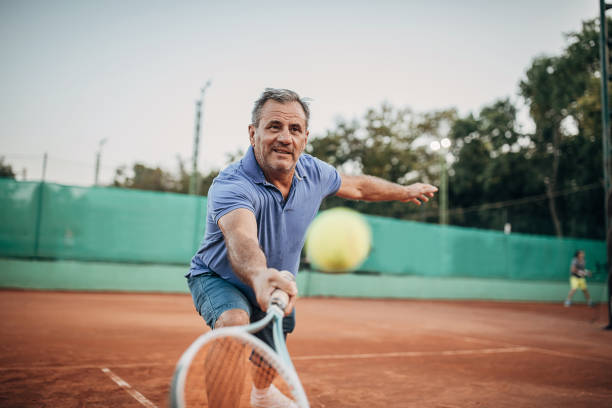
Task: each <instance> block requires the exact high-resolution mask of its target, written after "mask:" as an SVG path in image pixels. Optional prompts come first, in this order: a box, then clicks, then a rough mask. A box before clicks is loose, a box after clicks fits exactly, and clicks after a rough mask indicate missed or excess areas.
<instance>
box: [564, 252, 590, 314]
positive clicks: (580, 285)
mask: <svg viewBox="0 0 612 408" xmlns="http://www.w3.org/2000/svg"><path fill="white" fill-rule="evenodd" d="M587 276H591V272H590V271H589V270H588V269H586V268H585V262H584V251H583V250H581V249H580V250H578V251H576V253H575V254H574V258H573V259H572V263H571V265H570V291H569V293H568V294H567V298H566V299H565V302H564V303H563V304H564V305H565V307H570V306H571V305H572V296H574V293H576V290H578V289H580V290H582V292H583V293H584V297H585V299H586V301H587V304H588V305H589V306H593V301H592V300H591V296H590V295H589V291H588V289H587V284H586V277H587Z"/></svg>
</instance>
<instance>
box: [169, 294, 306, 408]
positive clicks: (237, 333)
mask: <svg viewBox="0 0 612 408" xmlns="http://www.w3.org/2000/svg"><path fill="white" fill-rule="evenodd" d="M283 315H284V313H283V310H282V309H281V308H280V307H279V306H278V305H276V304H271V305H270V306H269V307H268V312H267V314H266V316H265V317H264V318H263V319H261V320H259V321H257V322H254V323H251V324H249V325H246V326H232V327H223V328H220V329H215V330H211V331H209V332H208V333H206V334H203V335H201V336H199V337H198V338H197V339H196V340H195V341H194V342H193V343H191V345H190V346H189V347H188V348H187V350H185V352H184V353H183V355H182V356H181V358H180V359H179V361H178V363H177V365H176V368H175V370H174V375H173V377H172V384H171V387H170V406H171V407H172V408H185V381H186V379H187V372H188V371H189V367H190V365H191V362H192V361H193V358H194V357H195V355H196V354H197V353H198V351H200V349H201V348H202V347H204V346H205V345H206V344H207V343H209V342H211V341H214V340H216V339H219V338H221V337H232V338H236V339H240V340H241V341H242V342H244V343H245V344H248V345H249V347H251V346H252V347H253V349H255V350H257V352H258V353H259V354H261V355H262V356H264V357H265V358H266V359H267V360H268V363H271V364H270V365H271V366H272V367H273V368H274V369H275V370H276V371H277V373H278V374H279V375H280V376H281V377H283V378H284V379H285V381H286V382H287V384H288V385H289V386H290V387H291V388H292V391H293V397H294V398H295V403H296V404H297V406H298V407H299V408H309V404H308V399H307V398H306V393H305V392H304V388H303V387H302V383H301V382H300V380H299V378H298V375H297V373H296V371H295V368H294V366H293V363H292V362H291V358H290V356H289V352H288V351H287V346H286V344H285V337H284V333H283V325H282V321H283ZM271 321H273V327H272V330H273V331H272V335H273V339H274V347H275V348H276V350H277V351H276V352H275V351H274V350H273V349H272V348H271V347H270V346H268V345H267V344H266V343H264V342H263V341H261V340H260V339H258V338H257V337H255V336H253V335H252V333H255V332H257V331H259V330H261V329H262V328H264V327H266V326H267V325H268V324H270V322H271Z"/></svg>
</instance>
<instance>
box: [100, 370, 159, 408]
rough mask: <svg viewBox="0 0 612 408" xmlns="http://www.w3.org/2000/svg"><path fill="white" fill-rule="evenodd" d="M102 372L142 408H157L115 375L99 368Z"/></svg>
mask: <svg viewBox="0 0 612 408" xmlns="http://www.w3.org/2000/svg"><path fill="white" fill-rule="evenodd" d="M100 370H102V372H103V373H104V374H106V375H108V376H109V377H110V379H111V380H113V381H114V382H115V383H116V384H117V385H118V386H119V387H121V388H123V389H124V390H125V391H126V392H127V393H128V394H130V395H131V396H132V398H134V399H135V400H136V401H138V402H140V403H141V404H142V405H143V406H145V407H147V408H157V405H155V404H154V403H152V402H151V401H149V400H148V399H147V398H146V397H145V396H144V395H142V394H141V393H139V392H138V391H136V390H135V389H134V388H132V386H131V385H130V384H128V383H127V382H126V381H124V380H123V379H122V378H121V377H119V376H118V375H117V374H115V373H113V372H112V371H111V370H109V369H108V368H106V367H102V368H100Z"/></svg>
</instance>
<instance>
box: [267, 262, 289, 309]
mask: <svg viewBox="0 0 612 408" xmlns="http://www.w3.org/2000/svg"><path fill="white" fill-rule="evenodd" d="M281 274H282V275H283V278H285V279H287V280H290V281H293V282H295V277H294V276H293V274H292V273H291V272H289V271H281ZM288 303H289V295H288V294H286V293H285V292H284V291H282V290H281V289H275V290H274V292H272V297H271V298H270V305H276V306H278V307H280V308H281V310H285V307H287V304H288Z"/></svg>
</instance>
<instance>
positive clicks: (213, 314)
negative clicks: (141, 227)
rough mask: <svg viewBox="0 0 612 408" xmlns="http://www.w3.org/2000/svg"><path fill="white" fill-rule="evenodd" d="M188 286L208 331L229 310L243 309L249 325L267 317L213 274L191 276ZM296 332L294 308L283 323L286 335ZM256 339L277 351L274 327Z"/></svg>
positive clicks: (267, 327)
mask: <svg viewBox="0 0 612 408" xmlns="http://www.w3.org/2000/svg"><path fill="white" fill-rule="evenodd" d="M187 283H188V285H189V290H190V291H191V297H192V298H193V304H194V305H195V308H196V310H197V312H198V313H199V314H200V316H202V318H203V319H204V321H205V322H206V324H207V325H208V327H210V328H211V329H212V328H214V327H215V323H216V321H217V319H218V318H219V316H221V314H222V313H223V312H225V311H227V310H230V309H242V310H244V311H245V312H247V314H248V315H249V318H250V321H251V323H252V322H256V321H258V320H261V319H262V318H263V317H264V316H265V315H266V313H265V312H264V311H262V310H261V309H260V308H259V305H255V304H252V303H251V302H249V300H248V299H247V297H246V296H245V295H244V293H242V291H240V289H238V288H237V287H236V286H234V285H232V284H231V283H229V282H228V281H226V280H225V279H223V278H222V277H220V276H219V275H217V274H216V273H214V272H204V273H202V274H200V275H196V276H188V277H187ZM294 328H295V308H293V311H292V312H291V315H289V316H287V317H285V318H284V319H283V332H284V333H285V336H287V333H291V332H293V329H294ZM253 334H254V335H255V337H257V338H259V339H260V340H262V341H263V342H264V343H266V344H267V345H269V346H270V347H272V348H274V341H273V339H272V325H268V326H266V327H265V328H263V329H262V330H260V331H259V332H257V333H253Z"/></svg>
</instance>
